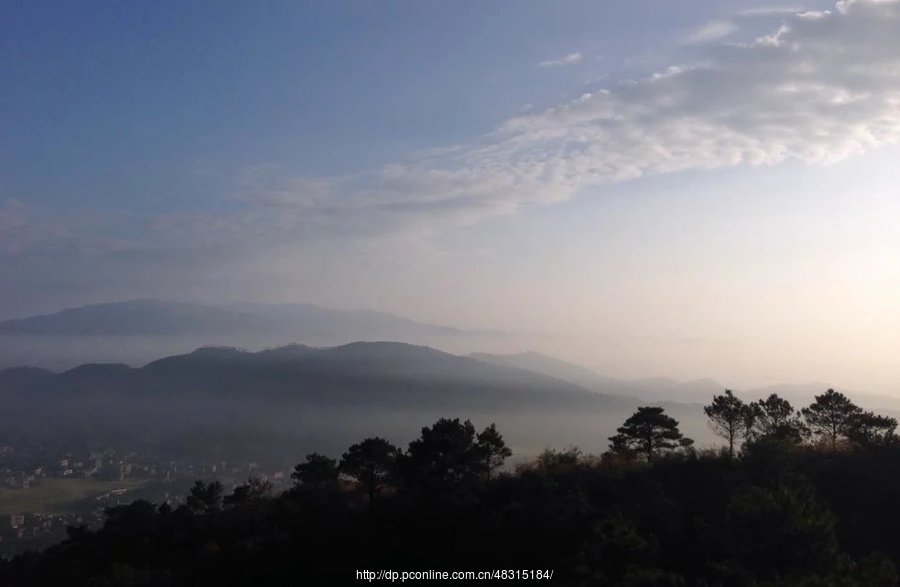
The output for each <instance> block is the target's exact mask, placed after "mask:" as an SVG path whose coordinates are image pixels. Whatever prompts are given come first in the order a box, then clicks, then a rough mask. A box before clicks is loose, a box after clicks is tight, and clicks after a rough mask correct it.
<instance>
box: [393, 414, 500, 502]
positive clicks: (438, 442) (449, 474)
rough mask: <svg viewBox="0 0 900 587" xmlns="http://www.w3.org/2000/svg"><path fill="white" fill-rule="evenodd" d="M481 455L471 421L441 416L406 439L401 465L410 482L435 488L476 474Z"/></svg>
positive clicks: (479, 465)
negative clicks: (406, 447)
mask: <svg viewBox="0 0 900 587" xmlns="http://www.w3.org/2000/svg"><path fill="white" fill-rule="evenodd" d="M481 456H482V455H481V453H480V451H479V448H478V445H477V443H476V438H475V426H473V425H472V422H470V421H469V420H466V421H465V422H460V420H459V418H453V419H452V420H450V419H447V418H441V419H440V420H438V421H437V422H435V423H434V424H433V425H432V426H431V427H428V426H426V427H424V428H422V436H421V437H420V438H418V439H416V440H414V441H412V442H411V443H409V450H408V451H407V458H406V459H405V461H406V462H405V469H406V472H407V475H408V477H409V481H410V482H411V483H412V484H414V485H420V486H427V487H430V488H431V489H439V488H441V487H446V486H453V485H455V484H458V483H460V482H463V481H468V480H472V479H474V478H476V477H477V476H478V473H479V471H480V470H481Z"/></svg>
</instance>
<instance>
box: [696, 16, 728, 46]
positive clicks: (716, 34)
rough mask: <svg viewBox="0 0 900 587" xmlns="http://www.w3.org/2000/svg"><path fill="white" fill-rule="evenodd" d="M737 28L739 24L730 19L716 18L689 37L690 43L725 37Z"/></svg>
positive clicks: (706, 41) (707, 41)
mask: <svg viewBox="0 0 900 587" xmlns="http://www.w3.org/2000/svg"><path fill="white" fill-rule="evenodd" d="M736 30H737V26H736V25H735V24H734V23H732V22H731V21H728V20H714V21H712V22H709V23H707V24H705V25H703V26H702V27H700V28H699V29H697V30H696V31H694V32H693V33H692V34H691V35H690V37H688V42H689V43H709V42H710V41H718V40H719V39H724V38H725V37H727V36H728V35H730V34H731V33H733V32H734V31H736Z"/></svg>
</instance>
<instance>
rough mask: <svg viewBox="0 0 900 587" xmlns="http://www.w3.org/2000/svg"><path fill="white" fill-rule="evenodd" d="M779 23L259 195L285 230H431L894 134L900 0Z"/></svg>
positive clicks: (829, 157) (839, 152)
mask: <svg viewBox="0 0 900 587" xmlns="http://www.w3.org/2000/svg"><path fill="white" fill-rule="evenodd" d="M782 21H783V22H782V24H781V25H780V26H779V27H778V28H776V29H775V30H773V31H772V32H771V33H770V34H767V35H763V36H760V37H758V38H756V39H755V40H752V41H749V42H744V43H729V44H715V45H710V46H708V47H707V48H706V49H705V50H704V52H703V54H702V56H701V58H700V59H699V60H698V61H697V62H696V63H694V64H687V65H678V66H671V67H669V68H668V69H665V70H663V71H660V72H657V73H656V74H654V75H651V76H649V77H646V78H643V79H638V80H632V81H627V82H624V83H620V84H618V85H614V86H611V87H609V88H607V89H603V90H600V91H596V92H592V93H586V94H583V95H582V96H580V97H578V98H576V99H574V100H571V101H569V102H567V103H564V104H560V105H558V106H556V107H553V108H549V109H547V110H543V111H529V112H526V113H522V114H520V115H518V116H516V117H513V118H511V119H510V120H507V121H506V122H505V123H503V124H502V125H500V126H499V127H498V128H497V129H495V130H494V131H493V132H492V133H490V134H488V135H486V136H485V137H483V139H482V140H481V141H479V142H478V143H475V144H469V145H464V146H456V147H454V148H452V149H446V150H441V151H433V152H432V153H429V154H426V155H424V156H421V157H418V158H413V159H411V160H408V161H405V162H400V163H396V164H393V165H389V166H386V167H384V168H382V169H380V170H376V171H374V172H371V173H366V174H360V175H354V176H346V177H333V178H327V180H316V181H315V182H313V184H312V187H311V186H310V185H305V184H297V185H296V186H294V187H291V186H290V185H284V186H282V187H280V188H278V189H275V190H274V191H275V192H277V193H278V194H279V196H278V198H274V199H273V197H272V191H273V190H272V189H265V190H262V189H261V190H259V196H258V199H257V200H256V201H257V203H258V204H259V205H260V206H262V207H277V208H278V223H279V225H281V226H286V227H289V228H290V231H291V232H292V237H291V238H293V237H294V236H296V235H298V234H323V233H329V234H336V235H340V236H346V235H348V234H354V233H357V234H363V235H371V234H373V233H377V232H378V231H393V230H401V229H404V227H405V228H406V229H413V230H417V231H419V232H427V231H429V230H432V229H434V228H435V227H440V226H444V225H447V224H460V223H462V224H468V223H472V222H475V221H478V220H479V219H481V218H484V217H486V216H491V215H497V214H511V213H515V212H516V211H519V210H522V209H524V208H527V207H530V206H536V205H542V204H549V203H554V202H560V201H565V200H568V199H570V198H572V197H574V196H575V195H576V194H578V193H579V192H580V191H582V190H583V189H584V188H587V187H591V186H602V185H604V184H610V183H613V182H621V181H627V180H630V179H635V178H639V177H643V176H649V175H659V174H665V173H672V172H679V171H686V170H704V169H719V168H724V167H732V166H737V165H747V166H763V165H776V164H779V163H782V162H785V161H788V160H795V161H801V162H804V163H807V164H810V165H820V164H829V163H833V162H836V161H840V160H842V159H845V158H848V157H851V156H854V155H859V154H862V153H865V152H866V151H869V150H871V149H874V148H876V147H878V146H881V145H887V144H893V143H897V142H900V4H898V3H897V2H896V1H893V2H885V1H875V0H856V1H854V2H842V3H840V4H838V5H837V6H836V9H835V10H834V11H831V12H827V13H822V14H821V15H817V16H816V17H815V18H811V17H810V16H809V15H808V14H796V13H795V14H793V15H790V16H789V17H786V18H784V19H782ZM304 181H305V182H310V181H312V180H304ZM246 197H247V198H248V200H250V201H252V200H253V199H254V197H256V196H254V192H253V190H252V189H250V190H249V191H248V194H247V196H246ZM285 203H287V204H288V205H285Z"/></svg>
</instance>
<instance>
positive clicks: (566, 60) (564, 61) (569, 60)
mask: <svg viewBox="0 0 900 587" xmlns="http://www.w3.org/2000/svg"><path fill="white" fill-rule="evenodd" d="M579 61H581V53H579V52H577V51H576V52H575V53H569V54H568V55H566V56H565V57H560V58H559V59H550V60H549V61H541V62H540V63H538V67H561V66H563V65H572V64H573V63H578V62H579Z"/></svg>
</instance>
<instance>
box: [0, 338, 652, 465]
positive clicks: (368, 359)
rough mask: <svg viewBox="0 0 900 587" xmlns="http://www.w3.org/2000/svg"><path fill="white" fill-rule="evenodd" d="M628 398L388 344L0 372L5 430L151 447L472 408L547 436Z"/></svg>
mask: <svg viewBox="0 0 900 587" xmlns="http://www.w3.org/2000/svg"><path fill="white" fill-rule="evenodd" d="M635 406H636V401H635V400H633V399H629V398H622V397H615V396H609V395H603V394H599V393H596V392H594V391H591V390H587V389H585V388H583V387H581V386H578V385H576V384H574V383H571V382H567V381H563V380H561V379H557V378H553V377H550V376H547V375H544V374H540V373H535V372H532V371H527V370H523V369H517V368H514V367H507V366H499V365H494V364H491V363H487V362H483V361H479V360H476V359H474V358H471V357H462V356H457V355H452V354H448V353H444V352H441V351H437V350H434V349H431V348H427V347H422V346H415V345H409V344H402V343H388V342H373V343H366V342H358V343H352V344H347V345H342V346H338V347H331V348H315V347H309V346H303V345H288V346H283V347H278V348H273V349H269V350H264V351H260V352H247V351H242V350H239V349H235V348H222V347H205V348H200V349H197V350H196V351H194V352H191V353H188V354H184V355H176V356H171V357H166V358H163V359H159V360H157V361H153V362H151V363H149V364H147V365H145V366H143V367H140V368H133V367H129V366H127V365H122V364H85V365H80V366H78V367H76V368H73V369H69V370H66V371H64V372H61V373H54V372H52V371H48V370H44V369H36V368H27V367H25V368H23V367H18V368H12V369H6V370H4V371H2V372H0V413H3V414H4V420H5V424H4V432H5V433H7V434H14V435H24V436H29V437H32V436H38V437H40V436H45V435H48V434H51V435H60V434H68V435H70V436H71V437H73V438H82V439H83V438H96V437H104V434H105V435H113V436H115V437H117V438H119V439H120V440H122V439H125V440H126V441H128V442H136V441H137V440H136V439H138V438H140V439H143V440H144V441H145V442H154V443H160V442H164V441H165V439H167V438H172V437H183V436H184V435H186V434H188V433H193V432H195V431H207V432H210V431H212V432H214V433H216V434H219V435H220V436H221V437H224V438H237V437H240V436H241V435H242V434H246V433H248V432H249V431H253V432H254V433H257V434H259V433H263V434H271V435H272V436H273V438H274V437H275V436H277V437H279V438H284V437H293V436H296V435H298V434H301V435H308V436H309V435H311V436H314V437H315V438H317V439H319V440H318V442H326V443H329V442H331V443H336V442H337V440H336V439H337V438H344V437H350V438H351V439H352V438H353V435H355V434H356V433H363V432H366V433H371V432H372V428H375V431H376V432H377V431H378V426H375V425H374V424H373V422H377V421H381V422H382V426H383V430H385V432H384V433H385V434H391V431H395V432H394V433H395V434H399V432H396V431H403V433H404V434H407V433H409V431H410V430H415V429H416V428H417V427H420V426H422V425H424V424H427V423H429V420H432V419H433V418H436V417H439V416H456V415H461V416H464V417H474V416H475V415H478V414H480V415H481V417H483V418H485V419H487V418H491V419H492V420H494V419H502V418H507V419H509V418H512V417H514V416H515V417H517V418H525V420H528V421H530V422H533V423H534V422H544V424H542V425H538V426H535V425H534V424H531V425H528V426H526V427H525V428H523V436H527V435H528V434H531V435H532V436H534V435H535V434H536V433H537V436H538V437H539V438H546V439H551V438H553V434H554V433H555V432H556V430H555V428H558V426H557V425H556V424H549V422H551V420H548V419H547V418H550V417H557V418H558V417H561V416H560V415H572V414H594V415H595V416H594V418H595V420H594V421H595V423H596V422H599V421H601V420H602V418H603V417H614V418H615V420H616V421H620V420H621V419H622V418H623V417H624V416H625V415H626V414H627V413H629V412H630V411H631V410H633V409H634V407H635ZM554 415H555V416H554ZM367 428H368V429H367ZM594 432H596V430H595V431H594ZM534 442H535V443H537V442H546V440H536V441H534ZM272 444H275V443H274V442H273V443H272ZM284 444H285V443H284V442H282V443H281V445H282V448H283V446H284Z"/></svg>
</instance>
